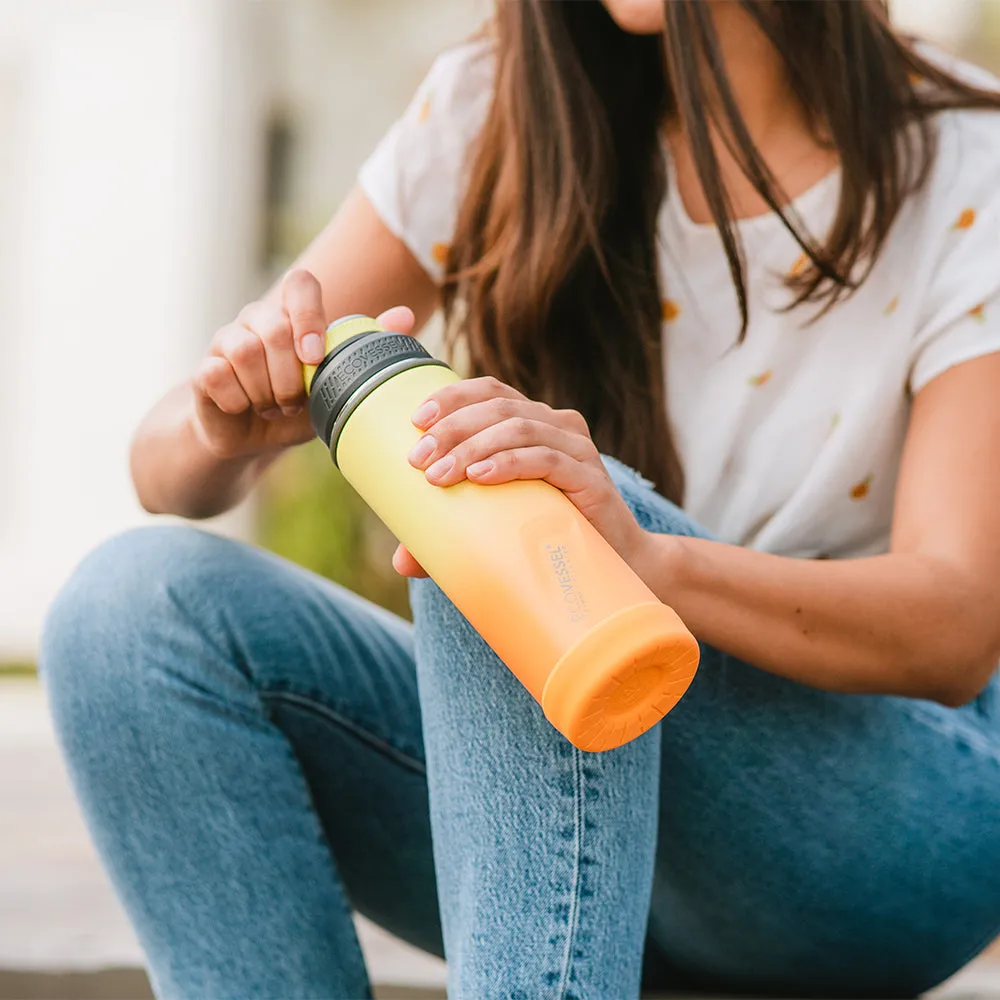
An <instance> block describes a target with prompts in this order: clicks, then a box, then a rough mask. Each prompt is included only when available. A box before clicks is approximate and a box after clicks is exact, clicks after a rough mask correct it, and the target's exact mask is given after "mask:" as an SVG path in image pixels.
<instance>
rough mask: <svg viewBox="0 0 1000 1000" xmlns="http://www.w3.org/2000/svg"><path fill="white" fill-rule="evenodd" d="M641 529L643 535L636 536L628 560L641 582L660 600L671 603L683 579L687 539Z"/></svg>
mask: <svg viewBox="0 0 1000 1000" xmlns="http://www.w3.org/2000/svg"><path fill="white" fill-rule="evenodd" d="M640 531H641V538H639V539H638V540H637V543H636V545H635V548H634V549H633V555H632V558H631V559H630V560H629V563H630V565H631V566H632V569H633V570H635V572H636V575H637V576H638V577H639V578H640V579H641V580H642V582H643V583H645V584H646V586H647V587H649V589H650V590H651V591H652V592H653V593H654V594H655V595H656V596H657V597H658V598H659V599H660V600H661V601H663V602H664V603H666V604H670V603H671V597H672V596H673V595H674V594H676V593H677V591H678V589H679V588H680V586H681V581H682V580H683V574H684V563H685V561H686V552H685V546H684V542H685V539H684V538H683V537H682V536H680V535H663V534H657V533H655V532H652V531H645V530H643V529H640Z"/></svg>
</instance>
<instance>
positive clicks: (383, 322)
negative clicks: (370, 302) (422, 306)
mask: <svg viewBox="0 0 1000 1000" xmlns="http://www.w3.org/2000/svg"><path fill="white" fill-rule="evenodd" d="M375 322H376V323H378V325H379V326H380V327H382V329H383V330H388V331H389V332H390V333H409V332H410V331H411V330H412V329H413V324H414V323H415V322H416V318H415V317H414V315H413V310H412V309H408V308H407V307H406V306H393V307H392V308H391V309H386V311H385V312H384V313H379V315H378V316H377V317H376V318H375Z"/></svg>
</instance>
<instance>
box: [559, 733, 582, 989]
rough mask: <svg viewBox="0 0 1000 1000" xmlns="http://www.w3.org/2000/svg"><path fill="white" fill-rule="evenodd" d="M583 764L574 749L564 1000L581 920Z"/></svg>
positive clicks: (562, 985)
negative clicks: (570, 881)
mask: <svg viewBox="0 0 1000 1000" xmlns="http://www.w3.org/2000/svg"><path fill="white" fill-rule="evenodd" d="M583 798H584V796H583V763H582V760H581V753H580V751H579V750H577V749H576V747H574V748H573V823H574V825H575V828H576V829H575V831H574V837H573V876H572V896H571V897H570V909H569V917H568V920H567V927H566V947H565V951H564V953H563V962H562V973H561V974H560V979H559V989H558V991H557V993H556V996H557V997H559V998H560V1000H562V998H563V997H564V996H565V995H566V992H567V990H568V989H569V978H570V970H571V968H572V965H573V950H574V948H575V946H576V931H577V924H578V922H579V919H580V870H581V864H580V858H581V856H582V854H583V820H584V816H583V809H584V806H583Z"/></svg>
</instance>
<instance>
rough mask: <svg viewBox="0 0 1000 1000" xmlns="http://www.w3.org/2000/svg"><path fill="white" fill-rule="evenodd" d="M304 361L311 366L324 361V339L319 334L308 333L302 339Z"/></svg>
mask: <svg viewBox="0 0 1000 1000" xmlns="http://www.w3.org/2000/svg"><path fill="white" fill-rule="evenodd" d="M302 360H303V361H305V362H306V363H307V364H310V365H318V364H319V363H320V362H321V361H322V360H323V338H322V337H321V336H320V335H319V334H318V333H307V334H306V335H305V336H304V337H303V338H302Z"/></svg>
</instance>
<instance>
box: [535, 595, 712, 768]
mask: <svg viewBox="0 0 1000 1000" xmlns="http://www.w3.org/2000/svg"><path fill="white" fill-rule="evenodd" d="M623 648H624V649H626V650H628V652H627V653H626V654H625V655H623V654H622V650H623ZM698 657H699V651H698V643H697V640H696V639H695V638H694V636H693V635H692V634H691V633H690V632H689V631H688V629H687V628H686V627H685V625H684V623H683V622H682V621H681V620H680V618H679V617H678V616H677V614H676V613H675V612H674V611H673V610H672V609H671V608H669V607H667V605H665V604H660V603H659V602H655V603H653V602H651V603H649V604H636V605H633V606H632V607H630V608H624V609H623V610H622V611H619V612H618V613H617V614H614V615H612V616H611V617H610V618H607V619H605V620H604V621H603V622H601V623H600V625H598V626H597V627H596V628H593V629H591V630H590V631H589V632H588V633H587V634H586V635H585V636H584V637H583V638H582V639H581V640H580V641H579V642H578V643H577V644H576V645H575V646H573V647H572V648H571V649H570V650H569V651H568V652H567V653H565V654H564V655H563V656H562V657H561V658H560V660H559V662H558V663H557V664H556V665H555V667H554V668H553V670H552V673H551V674H550V675H549V679H548V681H547V682H546V684H545V690H544V691H543V692H542V708H543V710H544V711H545V715H546V718H548V720H549V722H551V723H552V725H553V726H555V727H556V729H558V730H559V732H561V733H562V734H563V735H564V736H565V737H566V738H567V739H568V740H569V741H570V742H571V743H572V744H573V745H574V746H576V747H578V748H579V749H580V750H589V751H599V750H613V749H614V748H615V747H619V746H621V745H622V744H624V743H628V742H629V741H630V740H634V739H635V738H636V737H637V736H641V735H642V734H643V733H644V732H646V730H648V729H651V728H652V727H653V726H655V725H656V723H657V722H659V721H660V719H662V718H663V716H665V715H666V714H667V713H668V712H669V711H670V710H671V709H672V708H673V707H674V705H676V704H677V702H678V701H680V699H681V697H682V696H683V694H684V692H685V691H687V689H688V686H689V685H690V683H691V681H692V679H693V678H694V675H695V671H696V670H697V669H698Z"/></svg>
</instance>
